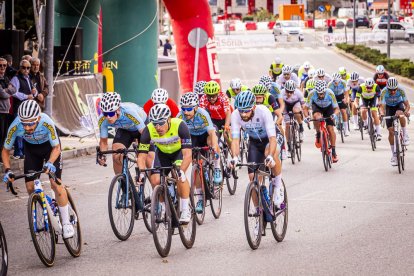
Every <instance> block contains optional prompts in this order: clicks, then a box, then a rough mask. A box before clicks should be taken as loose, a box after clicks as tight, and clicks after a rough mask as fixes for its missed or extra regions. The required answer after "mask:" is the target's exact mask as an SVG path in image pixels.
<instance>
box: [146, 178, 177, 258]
mask: <svg viewBox="0 0 414 276" xmlns="http://www.w3.org/2000/svg"><path fill="white" fill-rule="evenodd" d="M165 187H166V186H164V185H158V186H157V187H155V189H154V191H153V193H152V200H151V214H152V216H151V229H152V236H153V238H154V244H155V248H156V249H157V251H158V254H160V256H161V257H163V258H165V257H167V256H168V254H169V253H170V248H171V239H172V234H173V229H172V223H171V220H172V219H171V210H170V205H169V204H168V201H167V199H165V200H164V194H165V192H164V189H165Z"/></svg>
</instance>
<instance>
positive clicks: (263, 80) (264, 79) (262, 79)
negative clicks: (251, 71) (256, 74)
mask: <svg viewBox="0 0 414 276" xmlns="http://www.w3.org/2000/svg"><path fill="white" fill-rule="evenodd" d="M271 83H272V78H271V77H269V76H267V75H263V76H261V77H260V79H259V84H263V85H264V86H266V87H267V88H269V86H270V84H271Z"/></svg>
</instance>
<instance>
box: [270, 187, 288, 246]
mask: <svg viewBox="0 0 414 276" xmlns="http://www.w3.org/2000/svg"><path fill="white" fill-rule="evenodd" d="M282 185H283V188H284V191H285V199H284V201H283V204H284V209H283V210H282V211H280V210H277V209H276V206H275V205H274V204H272V205H273V211H274V213H275V220H274V221H273V222H272V223H271V224H270V227H271V229H272V234H273V237H274V238H275V240H276V241H277V242H282V241H283V239H284V238H285V236H286V231H287V226H288V221H289V216H288V214H289V208H288V207H289V204H288V195H287V191H286V186H285V182H284V181H283V179H282ZM282 215H283V222H279V223H278V222H277V220H278V218H279V217H280V216H282ZM280 224H282V231H278V229H277V226H278V225H280Z"/></svg>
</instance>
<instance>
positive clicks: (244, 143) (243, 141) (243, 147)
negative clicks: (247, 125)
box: [240, 128, 249, 162]
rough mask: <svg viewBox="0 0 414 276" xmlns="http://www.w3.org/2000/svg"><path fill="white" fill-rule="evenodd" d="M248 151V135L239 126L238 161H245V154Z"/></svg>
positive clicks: (246, 154)
mask: <svg viewBox="0 0 414 276" xmlns="http://www.w3.org/2000/svg"><path fill="white" fill-rule="evenodd" d="M248 153H249V135H248V134H247V132H246V131H245V130H244V129H243V128H240V161H241V162H244V161H245V160H246V161H247V156H248Z"/></svg>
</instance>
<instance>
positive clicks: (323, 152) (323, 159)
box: [320, 132, 328, 172]
mask: <svg viewBox="0 0 414 276" xmlns="http://www.w3.org/2000/svg"><path fill="white" fill-rule="evenodd" d="M320 140H321V152H322V162H323V166H324V168H325V171H326V172H327V171H328V164H327V162H326V160H327V159H326V156H327V154H326V152H327V150H326V147H327V146H328V145H326V144H325V142H326V140H325V134H324V132H321V138H320Z"/></svg>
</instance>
